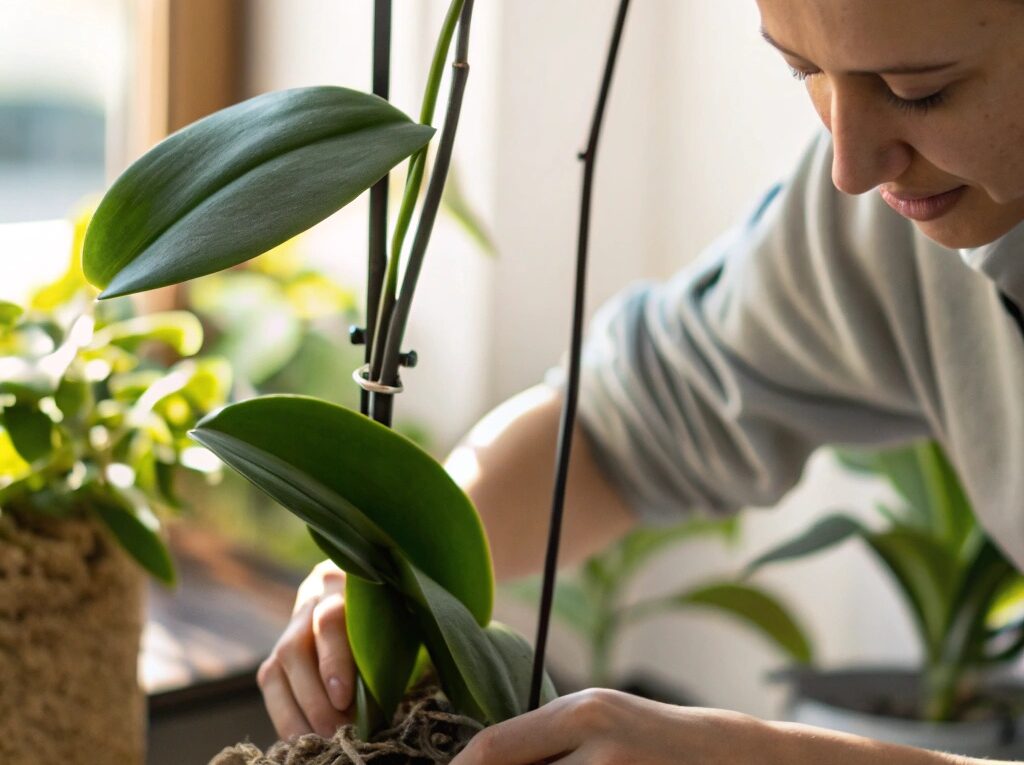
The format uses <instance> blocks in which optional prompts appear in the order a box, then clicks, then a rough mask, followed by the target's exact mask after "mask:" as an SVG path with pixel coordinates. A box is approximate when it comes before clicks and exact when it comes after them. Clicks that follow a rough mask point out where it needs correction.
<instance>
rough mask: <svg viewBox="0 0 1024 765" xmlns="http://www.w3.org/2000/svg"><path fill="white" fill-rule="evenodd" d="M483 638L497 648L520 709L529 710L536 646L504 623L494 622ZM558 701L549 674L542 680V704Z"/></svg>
mask: <svg viewBox="0 0 1024 765" xmlns="http://www.w3.org/2000/svg"><path fill="white" fill-rule="evenodd" d="M484 634H485V635H486V636H487V639H488V640H489V641H490V642H491V645H492V646H494V650H495V651H497V653H498V656H499V657H500V659H501V662H502V664H503V665H504V667H505V670H506V672H507V673H508V676H509V679H510V680H511V682H512V692H513V693H514V694H515V697H516V700H517V702H518V705H519V708H520V709H522V710H524V711H525V710H527V709H528V708H529V704H530V683H531V681H532V679H533V677H532V676H533V658H534V654H533V646H531V645H530V643H529V641H528V640H527V639H526V638H524V637H523V636H522V635H520V634H519V633H518V632H516V631H515V630H513V629H510V628H509V627H507V626H506V625H504V624H502V623H501V622H491V623H490V624H488V625H487V626H486V627H484ZM556 698H558V691H557V690H556V689H555V684H554V683H553V682H551V678H550V677H549V676H548V673H547V672H545V673H544V676H543V677H542V678H541V688H540V703H541V704H542V705H543V704H546V703H547V702H549V701H554V700H555V699H556Z"/></svg>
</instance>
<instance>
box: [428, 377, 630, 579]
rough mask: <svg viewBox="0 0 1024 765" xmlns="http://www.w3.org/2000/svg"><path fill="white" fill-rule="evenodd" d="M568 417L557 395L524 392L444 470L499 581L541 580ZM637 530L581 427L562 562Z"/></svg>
mask: <svg viewBox="0 0 1024 765" xmlns="http://www.w3.org/2000/svg"><path fill="white" fill-rule="evenodd" d="M561 410H562V400H561V398H560V397H559V396H558V395H557V394H556V393H555V391H553V390H552V389H551V388H549V387H547V386H543V385H539V386H536V387H534V388H530V389H529V390H526V391H523V392H522V393H520V394H518V395H517V396H514V397H513V398H511V399H509V400H508V401H506V402H505V403H503V404H502V405H500V406H499V407H498V408H497V409H495V410H494V411H492V412H491V413H490V414H488V415H487V416H486V417H484V418H483V419H482V420H481V421H480V422H479V423H478V424H477V425H476V426H475V427H474V428H473V430H471V431H470V433H469V434H468V435H467V436H466V438H465V439H464V440H463V442H462V443H461V444H460V445H459V446H458V447H456V449H455V450H454V451H453V452H452V454H451V456H449V458H448V460H447V462H446V463H445V467H446V468H447V469H448V472H449V473H450V474H451V475H452V476H453V477H454V478H455V480H456V481H457V482H458V483H459V485H460V486H462V487H463V488H464V489H465V490H466V491H467V493H468V494H469V496H470V498H471V499H472V500H473V502H474V504H475V505H476V506H477V508H478V509H479V511H480V515H481V517H482V518H483V522H484V526H485V528H486V529H487V534H488V537H489V539H490V541H491V549H492V552H493V555H494V568H495V573H496V575H497V577H498V578H499V579H509V578H514V577H517V576H524V575H526V574H531V573H536V572H537V571H539V570H540V568H541V565H542V562H543V560H544V551H545V547H546V540H547V534H548V519H549V515H550V510H551V494H552V488H553V485H554V476H555V471H554V466H555V450H556V448H557V442H558V428H559V422H560V415H561ZM634 522H635V521H634V518H633V516H632V514H631V513H630V511H629V509H628V508H627V506H626V504H625V502H624V501H623V499H622V498H621V497H620V496H619V494H618V492H617V491H616V490H615V489H614V488H613V487H612V486H611V484H609V483H608V480H607V479H606V478H605V477H604V476H603V475H602V474H601V472H600V470H599V469H598V467H597V464H596V463H595V462H594V459H593V457H592V454H591V449H590V445H589V443H588V442H587V438H586V436H585V435H584V433H583V431H582V429H581V428H580V427H579V426H578V425H577V428H576V432H575V434H574V438H573V448H572V458H571V462H570V469H569V482H568V485H567V488H566V505H565V521H564V525H563V533H562V546H561V557H560V562H561V563H562V564H571V563H576V562H579V561H580V560H583V559H584V558H585V557H587V556H588V555H591V554H593V553H595V552H597V551H598V550H600V549H602V548H603V547H605V546H606V545H608V544H609V543H610V542H612V541H614V540H615V539H617V538H618V537H619V536H621V535H622V534H624V533H625V532H626V531H628V530H629V528H630V527H631V526H632V525H633V524H634Z"/></svg>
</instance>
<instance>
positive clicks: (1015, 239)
mask: <svg viewBox="0 0 1024 765" xmlns="http://www.w3.org/2000/svg"><path fill="white" fill-rule="evenodd" d="M960 257H962V258H963V259H964V262H965V263H966V264H967V265H969V266H970V267H971V268H973V269H975V270H976V271H980V272H981V273H983V274H984V275H985V276H987V277H988V278H990V279H991V280H992V281H994V282H995V284H996V287H998V288H999V291H1000V292H1002V293H1004V294H1005V295H1008V296H1009V297H1011V298H1012V299H1013V300H1014V301H1015V302H1017V303H1018V304H1024V223H1018V224H1017V225H1016V226H1015V227H1014V228H1012V229H1010V231H1009V232H1008V233H1006V234H1004V235H1003V236H1001V237H999V238H998V239H996V240H995V241H994V242H990V243H989V244H986V245H983V246H981V247H968V248H964V249H961V250H960Z"/></svg>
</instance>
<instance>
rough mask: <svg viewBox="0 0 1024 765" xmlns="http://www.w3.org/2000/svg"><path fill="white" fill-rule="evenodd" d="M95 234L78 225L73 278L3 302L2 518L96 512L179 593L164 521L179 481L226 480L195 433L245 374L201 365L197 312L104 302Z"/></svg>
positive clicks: (209, 359)
mask: <svg viewBox="0 0 1024 765" xmlns="http://www.w3.org/2000/svg"><path fill="white" fill-rule="evenodd" d="M87 223H88V214H84V215H82V216H81V217H80V218H79V220H78V221H77V222H76V223H75V228H74V239H73V244H72V252H71V258H70V264H69V267H68V269H67V271H66V272H65V273H64V275H63V276H62V277H61V278H59V279H58V280H56V281H55V282H53V283H52V284H48V285H45V286H43V287H41V288H39V289H37V290H36V291H35V292H34V293H33V294H32V295H30V296H28V297H27V299H26V300H25V304H24V305H16V304H13V303H0V512H2V513H12V514H15V515H19V514H27V513H42V514H46V515H50V516H56V517H69V516H73V515H82V514H93V515H94V516H95V517H96V518H98V519H99V520H100V521H101V522H103V523H104V524H105V525H106V526H107V527H108V528H109V529H110V531H111V532H112V534H113V535H114V537H115V538H116V539H117V540H118V542H120V544H121V545H122V546H123V547H124V548H125V549H126V550H127V551H128V553H129V554H131V555H132V557H134V558H135V559H136V560H137V561H138V562H139V563H140V564H141V565H142V566H143V567H144V568H145V569H146V570H147V571H149V573H151V574H152V575H153V576H155V577H156V578H158V579H159V580H161V581H163V582H165V583H168V584H170V583H172V582H173V581H174V567H173V565H172V562H171V559H170V555H169V554H168V552H167V549H166V547H165V546H164V543H163V542H162V540H161V538H160V535H159V521H158V519H157V513H158V512H159V511H167V510H176V509H180V508H181V506H182V505H181V500H180V499H179V496H178V493H177V490H176V484H177V482H178V478H179V474H182V473H187V472H195V473H199V474H205V475H210V474H216V473H217V472H218V471H219V463H218V462H217V460H216V458H214V457H213V455H212V454H210V453H209V452H207V451H206V450H205V449H202V448H200V447H198V446H197V445H196V444H195V442H194V441H192V440H191V439H190V438H189V437H188V435H187V432H188V430H189V429H190V428H192V427H193V426H194V425H195V423H196V421H197V420H198V419H199V418H200V417H201V416H203V415H204V414H206V413H208V412H209V411H211V410H213V409H215V408H217V407H218V406H220V405H221V404H223V403H224V402H225V401H226V400H227V396H228V392H229V390H230V387H231V369H230V366H229V364H228V363H227V361H225V360H224V359H222V358H218V357H213V356H206V357H197V356H196V354H197V353H198V352H199V350H200V348H201V346H202V343H203V330H202V326H201V325H200V323H199V320H198V319H196V317H195V316H193V315H192V314H190V313H188V312H186V311H165V312H161V313H153V314H149V315H145V316H137V315H135V311H134V309H133V306H132V303H131V302H130V301H129V300H127V299H119V300H114V301H109V302H106V303H103V304H97V303H96V302H95V300H94V298H95V295H96V291H95V290H94V289H93V288H92V287H91V286H89V285H88V284H87V283H86V281H85V279H84V277H83V275H82V267H81V247H82V238H83V235H84V231H85V228H86V225H87ZM154 511H156V512H154Z"/></svg>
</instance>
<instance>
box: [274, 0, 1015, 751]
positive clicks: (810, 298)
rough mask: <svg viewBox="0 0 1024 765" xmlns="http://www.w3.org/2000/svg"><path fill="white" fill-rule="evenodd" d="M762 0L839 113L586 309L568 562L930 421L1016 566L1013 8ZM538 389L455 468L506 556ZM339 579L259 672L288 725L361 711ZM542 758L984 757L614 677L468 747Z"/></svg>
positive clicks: (547, 423)
mask: <svg viewBox="0 0 1024 765" xmlns="http://www.w3.org/2000/svg"><path fill="white" fill-rule="evenodd" d="M758 4H759V6H760V10H761V17H762V24H763V30H764V36H765V39H766V40H767V41H768V42H769V43H770V44H771V45H773V46H774V47H775V48H777V49H778V50H779V52H780V54H781V55H782V57H783V58H784V59H785V61H786V63H787V64H788V65H789V66H790V67H791V68H792V69H793V71H794V74H795V76H797V77H798V78H799V79H802V80H804V81H805V84H806V87H807V91H808V93H809V95H810V97H811V100H812V101H813V103H814V106H815V108H816V110H817V112H818V114H819V115H820V117H821V120H822V122H823V123H824V125H825V128H826V129H827V130H826V132H823V133H822V135H821V137H820V138H819V139H818V140H816V141H815V142H814V144H813V145H812V146H811V147H810V149H809V150H808V152H807V153H806V155H805V156H804V158H803V160H802V161H801V163H800V165H799V167H798V168H797V170H796V172H795V174H794V175H793V177H792V178H791V179H790V180H789V182H788V183H787V184H786V185H785V186H784V187H783V188H781V189H776V190H773V192H772V193H770V194H769V195H768V196H767V197H766V199H765V201H764V203H763V204H762V205H761V207H760V209H759V210H758V212H757V213H756V214H755V216H754V217H753V218H752V219H751V220H750V221H748V222H747V223H746V224H745V225H744V226H742V227H741V228H739V229H737V230H736V231H735V232H733V233H732V234H730V235H729V236H727V237H725V238H724V239H722V240H720V241H719V242H718V243H717V244H716V245H715V246H713V247H712V248H711V250H710V251H709V252H708V253H707V254H706V255H705V257H704V258H703V259H702V260H701V262H699V263H698V264H697V265H696V266H695V267H693V268H690V269H687V270H686V271H685V272H683V273H681V274H680V275H679V276H677V277H676V278H675V279H674V280H673V281H671V282H669V283H667V284H665V285H647V286H644V287H642V288H639V289H635V290H632V291H630V292H628V293H625V294H623V295H621V296H619V297H618V298H617V299H616V300H615V301H613V302H612V303H611V304H609V305H608V306H606V307H605V308H604V309H603V310H602V311H601V313H600V314H599V315H598V316H597V317H596V318H595V320H594V322H593V324H592V326H591V329H590V334H589V338H588V344H587V348H586V352H585V372H584V379H583V385H582V390H581V404H580V407H581V408H580V420H581V430H580V440H579V441H578V442H577V443H578V446H577V448H576V449H575V453H574V455H573V463H574V464H573V466H572V471H571V480H570V488H569V492H568V506H567V517H566V532H565V534H564V537H563V538H564V540H565V549H564V551H563V555H564V560H565V561H566V562H572V561H574V560H580V559H582V558H584V557H586V556H587V555H589V554H591V553H593V552H595V551H597V550H598V549H600V548H602V547H603V546H605V545H606V544H608V543H609V542H611V541H613V540H614V539H615V538H617V537H618V536H620V535H621V534H623V533H624V532H626V531H627V530H628V529H629V528H630V527H631V526H632V525H633V524H634V523H636V522H637V520H638V518H640V519H658V518H669V517H676V518H678V517H679V515H680V514H681V513H684V514H685V513H693V512H705V513H729V512H735V511H737V510H738V509H739V508H741V507H743V506H745V505H755V504H756V505H763V504H771V503H773V502H775V501H776V500H777V499H778V498H779V497H780V496H781V495H782V494H784V493H785V491H787V490H788V489H789V488H790V487H791V486H792V485H793V484H794V483H795V482H796V480H797V479H798V477H799V474H800V472H801V470H802V468H803V464H804V462H805V460H806V458H807V456H808V455H809V454H810V452H811V451H813V450H814V449H815V448H817V447H818V446H820V445H822V444H826V443H846V444H875V445H882V444H891V443H896V442H901V441H907V440H911V439H915V438H919V437H923V436H932V437H935V438H937V439H939V440H940V441H941V442H942V443H943V445H944V446H945V448H946V449H947V451H948V452H949V453H950V455H951V456H952V458H953V461H954V462H955V464H957V466H958V468H959V469H960V473H961V474H962V476H963V478H964V482H965V484H966V487H967V490H968V493H969V495H970V496H971V498H972V500H973V503H974V506H975V507H976V508H977V511H978V514H979V520H980V521H981V522H982V524H983V525H984V526H985V528H986V529H987V530H988V531H989V533H990V535H991V536H992V537H993V538H994V539H995V540H996V541H997V542H998V543H1000V544H1001V545H1003V547H1004V548H1005V550H1006V552H1007V554H1008V555H1010V556H1011V558H1012V559H1013V560H1015V561H1016V562H1017V564H1018V566H1020V567H1021V568H1024V514H1022V513H1019V512H1015V510H1017V509H1018V505H1017V504H1015V503H1018V502H1019V501H1020V498H1021V497H1024V471H1022V470H1021V469H1020V465H1022V464H1024V406H1022V403H1021V402H1022V392H1024V337H1022V335H1021V333H1022V331H1024V326H1021V324H1020V323H1019V321H1018V318H1015V316H1016V317H1019V315H1020V314H1019V311H1017V309H1016V305H1017V303H1018V302H1020V303H1024V225H1018V224H1020V223H1021V221H1022V220H1024V3H1022V2H1020V0H758ZM957 251H959V252H957ZM549 382H550V385H549V386H541V387H539V388H535V389H533V390H531V391H527V392H526V393H524V394H521V395H520V396H518V397H516V398H515V399H513V400H512V401H510V402H508V403H506V404H505V405H503V406H502V407H500V408H499V409H498V410H496V411H495V412H494V413H492V414H491V415H489V416H488V418H487V419H486V420H485V421H484V422H483V423H481V425H480V426H478V427H477V428H476V429H475V430H474V432H473V433H471V434H470V436H469V437H468V439H467V441H466V443H465V444H464V445H463V446H462V447H460V449H458V450H457V451H456V452H455V454H453V456H452V459H451V460H450V462H449V467H450V470H451V471H452V473H453V475H455V476H456V477H457V479H458V480H459V481H460V483H461V484H462V485H463V486H464V487H465V488H466V489H467V491H468V492H469V493H470V495H471V497H472V498H473V500H474V501H475V502H476V504H477V507H478V508H480V510H481V514H482V515H483V518H484V523H485V525H486V527H487V530H488V534H489V536H490V538H491V541H492V546H493V550H494V562H495V568H496V571H497V574H498V576H499V577H513V576H517V575H521V574H525V573H528V572H533V571H536V570H538V569H539V568H540V565H541V555H542V551H543V549H544V544H543V540H544V537H545V534H546V528H547V527H546V523H547V509H548V502H547V499H548V492H549V489H550V485H551V469H552V468H551V455H552V454H553V451H554V444H555V434H556V431H557V426H558V416H559V409H560V401H559V397H558V394H557V388H558V385H559V380H558V379H555V378H553V379H552V380H551V381H549ZM342 583H343V578H342V574H341V573H340V572H338V571H337V570H336V569H334V568H333V567H330V566H329V565H326V564H322V565H321V566H319V567H318V568H317V569H316V570H315V571H314V573H313V574H312V575H311V576H310V578H309V579H307V581H306V582H305V583H304V585H303V587H302V588H301V589H300V592H299V597H298V600H297V604H296V610H295V614H294V617H293V620H292V623H291V625H290V626H289V628H288V630H287V631H286V632H285V634H284V635H283V636H282V638H281V640H280V642H279V643H278V645H277V647H276V648H275V651H274V653H273V655H272V656H271V657H270V658H269V659H268V660H267V661H266V662H265V663H264V664H263V666H262V667H261V670H260V674H259V679H260V684H261V687H262V689H263V693H264V697H265V700H266V703H267V707H268V710H269V712H270V715H271V717H272V719H273V721H274V723H275V725H276V727H277V729H278V732H279V733H280V734H281V735H282V736H288V735H292V734H295V733H299V732H303V731H307V730H310V729H313V730H317V731H318V732H322V733H330V732H331V731H332V730H333V729H334V726H336V725H337V724H339V723H341V722H343V721H345V720H346V719H347V710H348V709H349V707H350V704H351V696H352V678H353V669H352V660H351V655H350V653H349V651H348V646H347V645H346V644H345V642H344V639H343V635H344V629H343V623H344V608H343V602H342ZM541 761H544V762H560V763H568V764H572V763H602V762H606V763H619V762H623V763H652V764H653V763H676V764H678V763H694V764H695V765H696V764H697V763H712V762H713V763H755V762H756V763H759V764H761V765H771V764H772V763H779V765H782V764H784V763H785V764H787V765H789V764H792V765H798V764H800V763H823V762H827V763H830V765H844V764H845V763H850V764H851V765H854V764H857V763H879V762H884V763H889V764H903V763H905V764H906V765H917V764H920V765H927V764H928V763H949V762H957V763H965V762H970V760H966V759H965V758H959V757H953V756H950V755H945V754H940V753H935V752H927V751H924V750H918V749H912V748H908V747H901V746H892V745H887V744H880V743H878V742H873V741H869V740H867V739H863V738H859V737H856V736H849V735H844V734H839V733H833V732H830V731H823V730H819V729H815V728H810V727H808V726H802V725H796V724H788V723H776V722H769V721H763V720H759V719H756V718H754V717H751V716H748V715H743V714H738V713H734V712H727V711H722V710H716V709H692V708H679V707H673V706H669V705H665V704H659V703H655V702H651V701H646V700H643V699H639V698H635V697H631V696H628V695H625V694H620V693H616V692H613V691H605V690H590V691H585V692H583V693H578V694H573V695H570V696H567V697H563V698H561V699H559V700H557V701H555V702H553V703H551V704H548V705H547V706H545V707H543V708H541V709H539V710H537V711H536V712H532V713H529V714H527V715H523V716H522V717H519V718H516V719H514V720H510V721H508V722H505V723H502V724H500V725H497V726H494V727H492V728H489V729H487V730H486V731H484V732H483V733H481V734H480V735H479V736H477V737H476V738H475V739H474V740H473V742H472V743H471V744H470V745H469V747H468V748H467V749H466V750H465V751H464V752H463V753H462V754H460V755H459V756H458V757H457V758H456V760H455V761H454V762H455V765H526V764H527V763H534V762H541Z"/></svg>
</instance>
